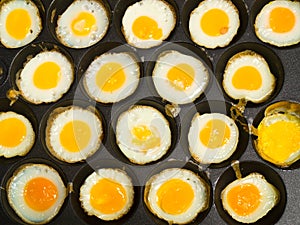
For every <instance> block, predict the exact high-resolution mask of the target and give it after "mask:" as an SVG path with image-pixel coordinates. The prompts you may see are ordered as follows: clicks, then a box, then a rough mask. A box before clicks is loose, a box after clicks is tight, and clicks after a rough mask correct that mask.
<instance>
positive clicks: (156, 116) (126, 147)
mask: <svg viewBox="0 0 300 225" xmlns="http://www.w3.org/2000/svg"><path fill="white" fill-rule="evenodd" d="M141 125H142V126H146V127H147V128H148V129H150V130H151V132H152V133H154V135H156V136H157V137H158V138H159V139H160V144H159V146H155V147H153V148H150V149H144V147H143V146H139V145H137V144H135V143H134V142H133V139H134V135H133V134H132V132H131V131H132V129H133V128H134V127H136V126H141ZM116 142H117V144H118V146H119V148H120V150H121V151H122V153H123V154H124V155H125V156H126V157H127V158H128V159H129V160H130V161H131V162H133V163H137V164H146V163H149V162H152V161H156V160H158V159H160V158H161V157H162V156H164V155H165V154H166V153H167V151H168V149H169V148H170V145H171V130H170V127H169V122H168V121H167V120H166V118H165V117H164V115H163V114H162V113H161V112H159V111H158V110H157V109H155V108H153V107H151V106H141V105H139V106H134V107H132V108H130V109H129V110H128V111H125V112H123V113H122V114H121V115H120V117H119V118H118V121H117V125H116ZM145 150H146V151H145Z"/></svg>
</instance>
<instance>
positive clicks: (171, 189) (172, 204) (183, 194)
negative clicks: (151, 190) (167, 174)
mask: <svg viewBox="0 0 300 225" xmlns="http://www.w3.org/2000/svg"><path fill="white" fill-rule="evenodd" d="M156 196H157V198H156V201H157V204H158V205H159V207H160V208H161V209H162V210H163V211H164V212H166V213H168V214H172V215H179V214H181V213H184V212H186V211H187V210H188V209H189V208H190V206H191V205H192V203H193V200H194V191H193V189H192V187H191V185H190V184H188V183H187V182H185V181H183V180H180V179H171V180H168V181H167V182H165V183H163V184H162V185H161V186H160V187H159V189H158V190H157V193H156Z"/></svg>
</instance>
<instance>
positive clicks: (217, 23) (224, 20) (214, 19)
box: [200, 9, 229, 36]
mask: <svg viewBox="0 0 300 225" xmlns="http://www.w3.org/2000/svg"><path fill="white" fill-rule="evenodd" d="M200 26H201V28H202V30H203V32H204V33H205V34H207V35H209V36H220V35H223V34H226V33H227V32H228V29H229V17H228V15H227V13H226V12H224V11H223V10H221V9H210V10H208V11H207V12H205V13H204V14H203V16H202V18H201V21H200Z"/></svg>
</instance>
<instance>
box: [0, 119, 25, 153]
mask: <svg viewBox="0 0 300 225" xmlns="http://www.w3.org/2000/svg"><path fill="white" fill-rule="evenodd" d="M25 136H26V126H25V124H24V123H23V122H22V121H21V120H19V119H17V118H8V119H5V120H1V121H0V145H2V146H4V147H9V148H13V147H16V146H18V145H19V144H21V143H22V141H23V140H24V138H25Z"/></svg>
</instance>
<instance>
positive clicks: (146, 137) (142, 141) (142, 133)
mask: <svg viewBox="0 0 300 225" xmlns="http://www.w3.org/2000/svg"><path fill="white" fill-rule="evenodd" d="M131 133H132V135H133V139H132V143H133V144H135V145H138V146H140V147H142V148H143V151H147V150H149V149H152V148H155V147H159V146H160V137H159V135H158V134H157V133H158V132H157V131H156V129H155V128H154V127H152V128H149V127H147V126H145V125H138V126H135V127H133V128H132V130H131Z"/></svg>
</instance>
